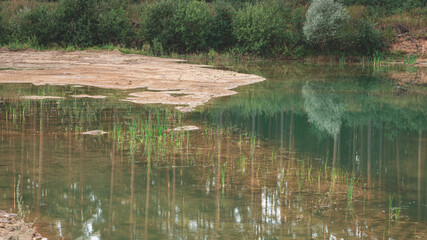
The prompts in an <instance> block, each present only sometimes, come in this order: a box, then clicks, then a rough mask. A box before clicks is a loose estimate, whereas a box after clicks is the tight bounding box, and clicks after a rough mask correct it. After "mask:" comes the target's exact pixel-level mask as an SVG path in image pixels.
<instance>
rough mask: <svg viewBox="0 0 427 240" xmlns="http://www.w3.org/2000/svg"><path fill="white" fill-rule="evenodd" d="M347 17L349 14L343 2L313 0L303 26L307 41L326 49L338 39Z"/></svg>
mask: <svg viewBox="0 0 427 240" xmlns="http://www.w3.org/2000/svg"><path fill="white" fill-rule="evenodd" d="M347 19H348V15H347V13H346V12H345V11H344V5H342V4H341V3H338V2H335V0H313V2H312V3H311V4H310V6H309V8H308V10H307V18H306V21H305V23H304V28H303V30H304V35H305V37H306V38H307V42H309V43H311V44H313V45H315V46H320V47H321V48H322V49H324V48H325V47H326V45H327V44H331V43H333V41H335V40H336V39H337V32H338V30H339V29H340V28H341V26H342V25H343V23H345V21H346V20H347Z"/></svg>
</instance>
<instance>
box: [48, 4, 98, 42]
mask: <svg viewBox="0 0 427 240" xmlns="http://www.w3.org/2000/svg"><path fill="white" fill-rule="evenodd" d="M95 8H96V6H95V1H86V0H62V1H60V2H59V5H58V8H57V11H56V23H57V25H58V29H57V31H56V34H58V38H59V39H60V40H61V41H62V42H64V43H66V44H71V45H75V46H81V47H88V46H92V45H94V43H95V41H94V33H95V32H96V23H97V21H96V18H95V17H96V15H95Z"/></svg>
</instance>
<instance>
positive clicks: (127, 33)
mask: <svg viewBox="0 0 427 240" xmlns="http://www.w3.org/2000/svg"><path fill="white" fill-rule="evenodd" d="M103 5H104V8H105V9H102V11H99V14H98V22H97V26H96V28H97V30H98V31H97V34H96V39H97V42H98V44H109V43H113V44H123V45H127V43H128V42H129V40H130V38H131V37H132V33H133V32H132V30H131V27H130V24H129V19H127V17H126V13H125V10H124V7H123V6H117V7H113V6H109V5H107V4H103Z"/></svg>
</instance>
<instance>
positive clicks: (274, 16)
mask: <svg viewBox="0 0 427 240" xmlns="http://www.w3.org/2000/svg"><path fill="white" fill-rule="evenodd" d="M288 13H289V11H288V9H287V8H286V7H285V5H284V4H283V3H282V2H279V1H268V2H264V3H256V4H248V5H247V6H246V7H244V8H242V9H240V10H239V11H237V13H236V16H235V18H234V21H233V31H234V36H235V38H236V40H237V43H238V45H239V47H240V48H242V50H243V51H244V52H247V53H253V54H267V55H277V54H280V53H282V51H283V49H284V45H285V42H286V40H287V39H288V34H289V32H288V30H289V28H288V26H287V20H288V18H289V17H288Z"/></svg>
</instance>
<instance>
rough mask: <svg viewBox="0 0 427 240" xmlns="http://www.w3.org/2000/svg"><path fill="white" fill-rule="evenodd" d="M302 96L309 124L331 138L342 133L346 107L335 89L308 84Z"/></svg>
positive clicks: (303, 89)
mask: <svg viewBox="0 0 427 240" xmlns="http://www.w3.org/2000/svg"><path fill="white" fill-rule="evenodd" d="M302 95H303V97H304V107H305V111H306V112H307V116H308V120H309V122H311V123H313V124H314V125H315V126H316V127H317V128H318V129H319V130H321V131H325V132H327V133H328V134H329V135H331V136H333V135H334V134H335V133H337V132H339V131H340V128H341V123H342V115H343V113H344V111H345V109H346V106H345V105H344V104H343V103H342V101H341V99H340V97H339V96H338V95H337V94H334V89H333V88H331V87H329V86H324V85H319V84H316V83H310V82H307V83H306V84H305V85H304V87H303V88H302Z"/></svg>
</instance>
